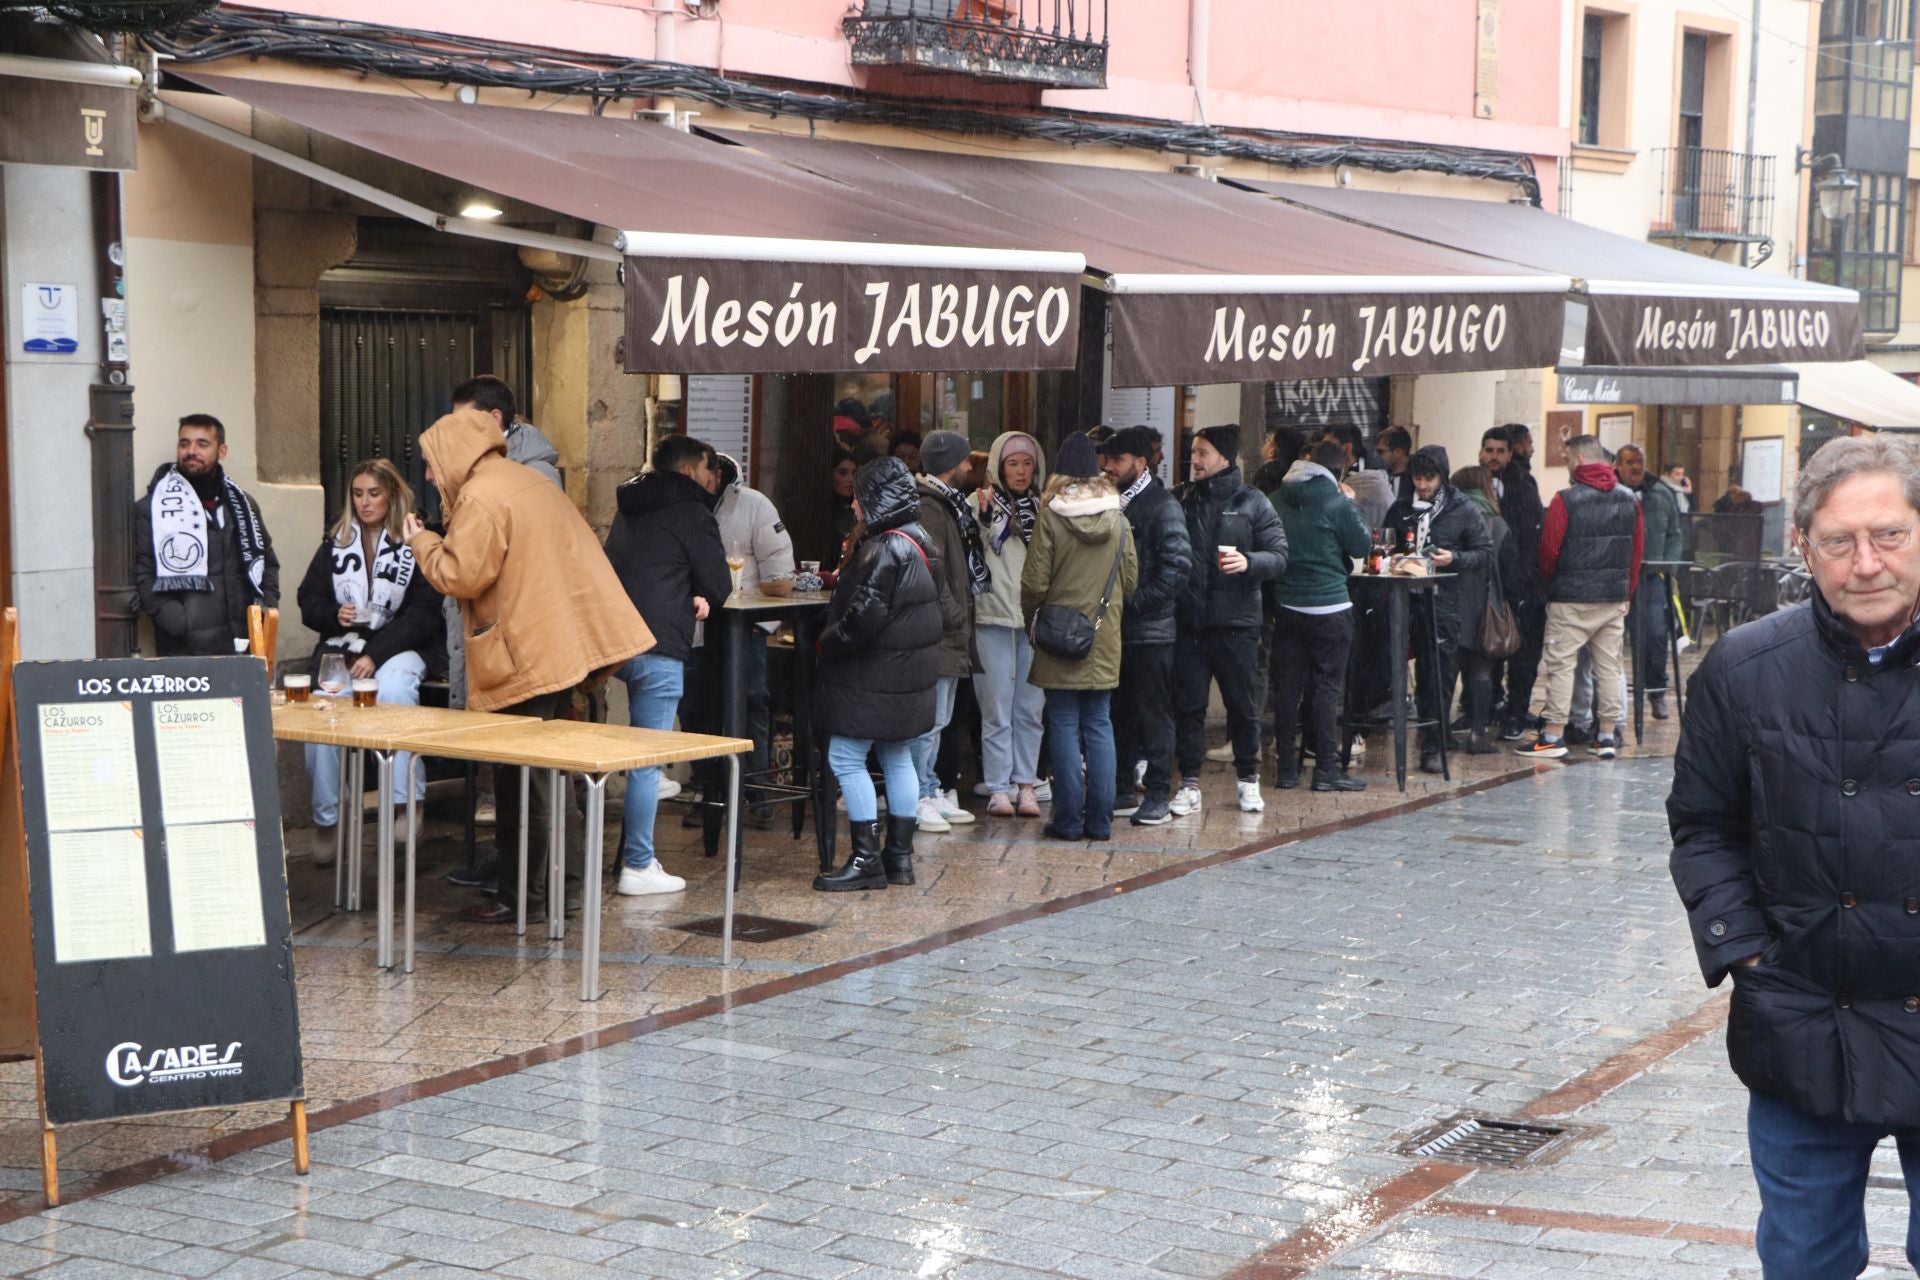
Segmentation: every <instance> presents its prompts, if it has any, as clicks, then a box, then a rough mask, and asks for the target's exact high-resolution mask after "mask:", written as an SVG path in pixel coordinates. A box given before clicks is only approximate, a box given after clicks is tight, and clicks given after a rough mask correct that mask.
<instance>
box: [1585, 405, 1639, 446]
mask: <svg viewBox="0 0 1920 1280" xmlns="http://www.w3.org/2000/svg"><path fill="white" fill-rule="evenodd" d="M1593 428H1594V430H1593V433H1594V434H1595V435H1597V436H1599V437H1600V447H1601V448H1603V449H1605V450H1606V451H1607V452H1608V453H1618V452H1620V450H1622V449H1624V448H1625V447H1626V446H1628V445H1630V444H1632V443H1633V415H1632V414H1630V413H1603V414H1601V415H1600V416H1599V417H1598V418H1596V419H1594V424H1593Z"/></svg>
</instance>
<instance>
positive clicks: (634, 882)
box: [613, 858, 687, 898]
mask: <svg viewBox="0 0 1920 1280" xmlns="http://www.w3.org/2000/svg"><path fill="white" fill-rule="evenodd" d="M686 887H687V882H686V881H685V880H683V879H681V878H680V877H679V876H676V875H669V874H667V869H666V868H665V867H663V866H661V865H660V859H658V858H655V859H654V860H653V861H652V862H649V863H648V864H647V865H646V866H644V867H642V868H640V869H639V870H638V871H636V870H634V869H633V868H632V867H627V866H623V867H621V868H620V883H619V884H617V885H615V886H614V888H613V891H614V892H615V893H618V894H621V895H623V896H625V897H629V898H639V897H644V896H645V895H647V894H649V893H678V892H680V891H681V890H682V889H684V888H686Z"/></svg>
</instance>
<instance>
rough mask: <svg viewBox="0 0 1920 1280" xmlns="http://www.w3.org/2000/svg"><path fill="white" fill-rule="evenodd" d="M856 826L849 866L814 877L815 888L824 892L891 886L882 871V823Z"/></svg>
mask: <svg viewBox="0 0 1920 1280" xmlns="http://www.w3.org/2000/svg"><path fill="white" fill-rule="evenodd" d="M852 826H853V832H852V835H853V856H851V857H849V858H848V859H847V865H846V866H844V867H841V868H840V869H839V870H838V871H829V872H826V873H825V874H823V875H817V876H815V877H814V878H813V887H814V888H816V889H818V890H820V891H821V892H822V893H839V892H841V891H842V890H845V889H884V888H886V887H887V877H886V873H884V872H883V871H881V870H880V824H879V823H878V822H856V823H853V824H852Z"/></svg>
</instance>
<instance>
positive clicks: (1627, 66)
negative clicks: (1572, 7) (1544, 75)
mask: <svg viewBox="0 0 1920 1280" xmlns="http://www.w3.org/2000/svg"><path fill="white" fill-rule="evenodd" d="M1629 21H1630V19H1629V18H1628V16H1627V15H1626V14H1624V13H1606V12H1604V11H1601V10H1597V9H1588V10H1587V11H1586V12H1585V13H1584V14H1583V15H1582V17H1581V22H1580V80H1579V84H1580V104H1579V105H1580V119H1579V132H1578V134H1577V135H1576V136H1577V139H1578V141H1579V142H1580V144H1581V145H1582V146H1588V147H1613V148H1625V147H1626V145H1627V123H1628V121H1627V105H1628V104H1627V98H1628V93H1629V86H1628V77H1629V76H1630V75H1631V74H1632V66H1633V49H1632V46H1631V44H1630V37H1631V34H1632V33H1631V29H1630V28H1629V25H1628V24H1629Z"/></svg>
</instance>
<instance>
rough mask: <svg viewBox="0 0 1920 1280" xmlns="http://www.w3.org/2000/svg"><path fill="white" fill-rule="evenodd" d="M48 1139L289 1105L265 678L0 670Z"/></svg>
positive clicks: (282, 889) (283, 898) (206, 666)
mask: <svg viewBox="0 0 1920 1280" xmlns="http://www.w3.org/2000/svg"><path fill="white" fill-rule="evenodd" d="M13 688H14V702H15V708H16V715H17V721H16V723H17V725H18V735H19V737H18V744H19V759H20V791H21V811H22V814H23V816H24V819H25V824H24V825H25V828H26V853H27V867H28V882H29V886H30V892H29V902H30V916H31V919H32V926H33V970H34V992H35V1006H36V1009H37V1016H38V1021H39V1051H40V1062H41V1072H40V1075H41V1090H42V1099H43V1104H44V1107H45V1115H46V1121H47V1123H48V1124H49V1125H66V1124H81V1123H85V1122H88V1121H95V1120H113V1119H120V1118H124V1117H128V1116H141V1115H152V1114H154V1113H157V1112H166V1111H189V1110H197V1109H200V1108H204V1107H230V1106H236V1105H238V1104H241V1103H247V1102H267V1101H291V1100H294V1099H298V1098H300V1097H301V1096H302V1095H303V1092H304V1089H303V1085H302V1082H301V1072H300V1024H299V1014H298V1011H297V1009H296V1006H295V998H294V997H295V992H294V978H293V941H292V936H291V930H290V927H289V920H288V912H287V883H286V867H285V863H284V861H283V856H284V855H283V854H282V850H281V843H280V794H279V785H278V779H277V776H276V774H275V767H274V749H273V723H272V713H271V710H270V707H269V705H268V699H267V677H266V668H265V666H264V665H263V664H262V663H261V662H260V661H258V660H256V659H253V658H245V657H235V658H185V659H174V660H169V661H165V662H146V661H140V660H137V659H133V660H126V661H109V662H38V663H23V664H20V665H18V666H16V667H14V669H13Z"/></svg>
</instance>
